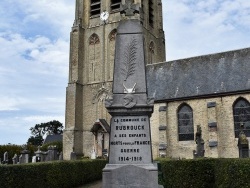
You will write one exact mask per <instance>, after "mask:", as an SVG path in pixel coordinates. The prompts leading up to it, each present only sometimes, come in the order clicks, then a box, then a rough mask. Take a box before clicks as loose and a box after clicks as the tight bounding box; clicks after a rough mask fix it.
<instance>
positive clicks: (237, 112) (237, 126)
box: [233, 98, 250, 138]
mask: <svg viewBox="0 0 250 188" xmlns="http://www.w3.org/2000/svg"><path fill="white" fill-rule="evenodd" d="M233 115H234V132H235V137H237V138H238V137H239V133H240V131H241V130H242V131H244V133H245V134H246V136H247V137H250V104H249V102H248V101H247V100H246V99H244V98H239V99H237V100H236V101H235V103H234V105H233Z"/></svg>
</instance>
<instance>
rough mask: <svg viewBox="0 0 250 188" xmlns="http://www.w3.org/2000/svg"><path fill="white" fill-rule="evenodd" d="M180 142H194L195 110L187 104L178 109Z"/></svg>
mask: <svg viewBox="0 0 250 188" xmlns="http://www.w3.org/2000/svg"><path fill="white" fill-rule="evenodd" d="M178 134H179V141H186V140H194V125H193V110H192V108H191V107H190V106H189V105H187V104H182V105H181V106H180V108H179V109H178Z"/></svg>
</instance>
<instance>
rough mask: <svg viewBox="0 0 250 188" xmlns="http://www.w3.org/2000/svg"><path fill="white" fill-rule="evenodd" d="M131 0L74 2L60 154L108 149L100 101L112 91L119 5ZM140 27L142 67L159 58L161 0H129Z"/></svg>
mask: <svg viewBox="0 0 250 188" xmlns="http://www.w3.org/2000/svg"><path fill="white" fill-rule="evenodd" d="M130 1H132V0H106V1H101V0H76V9H75V20H74V24H73V27H72V31H71V33H70V59H69V80H68V87H67V89H66V114H65V116H66V119H65V130H64V133H63V157H64V159H65V160H69V159H70V155H71V153H72V152H75V153H76V155H78V156H90V155H91V152H93V151H94V152H95V153H96V154H97V155H101V154H102V152H103V151H106V150H107V149H108V134H109V126H108V123H109V122H110V115H109V114H108V113H107V111H106V109H105V104H104V102H105V99H106V98H109V96H110V95H111V91H112V80H113V69H114V57H115V40H116V32H117V30H116V28H117V27H118V24H119V22H120V21H121V20H123V19H126V17H125V16H123V14H122V13H121V12H120V6H121V5H122V6H130V5H129V2H130ZM134 3H136V4H138V6H139V9H140V11H138V13H137V14H136V15H135V18H136V19H139V20H140V22H141V24H142V25H143V29H144V44H145V45H144V46H145V60H146V62H145V65H146V64H152V63H157V62H163V61H165V38H164V31H163V21H162V3H161V0H134Z"/></svg>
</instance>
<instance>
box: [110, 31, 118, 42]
mask: <svg viewBox="0 0 250 188" xmlns="http://www.w3.org/2000/svg"><path fill="white" fill-rule="evenodd" d="M116 34H117V29H113V30H112V31H111V32H110V33H109V42H111V41H115V39H116Z"/></svg>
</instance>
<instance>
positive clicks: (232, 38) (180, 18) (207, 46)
mask: <svg viewBox="0 0 250 188" xmlns="http://www.w3.org/2000/svg"><path fill="white" fill-rule="evenodd" d="M166 5H167V6H165V7H166V9H164V18H165V21H164V27H165V33H166V36H167V37H166V46H167V59H168V60H173V59H180V58H186V57H192V56H197V55H203V54H209V53H217V52H221V51H227V50H234V49H238V48H244V47H249V43H250V37H248V34H247V33H249V31H250V25H249V22H250V8H249V6H250V3H249V1H244V0H234V1H232V0H207V1H205V0H202V1H190V0H181V1H178V2H177V1H167V2H166Z"/></svg>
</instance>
